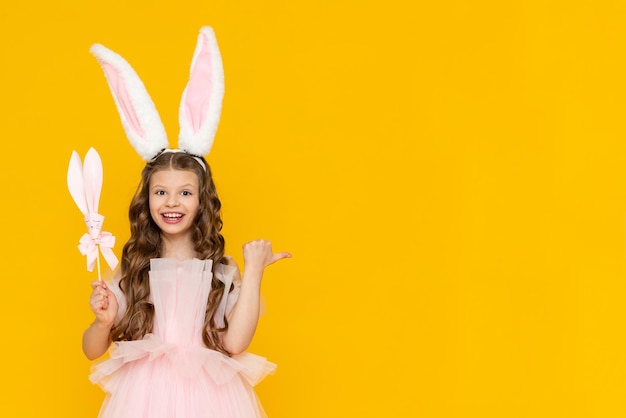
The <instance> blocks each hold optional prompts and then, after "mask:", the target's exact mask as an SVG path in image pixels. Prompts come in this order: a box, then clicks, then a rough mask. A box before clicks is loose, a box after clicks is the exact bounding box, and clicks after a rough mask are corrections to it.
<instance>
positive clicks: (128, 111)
mask: <svg viewBox="0 0 626 418" xmlns="http://www.w3.org/2000/svg"><path fill="white" fill-rule="evenodd" d="M101 64H102V68H103V69H104V72H105V73H106V75H107V80H108V81H109V85H110V86H111V90H112V91H113V95H115V98H116V99H117V103H118V104H119V106H120V111H121V112H122V113H124V117H125V119H126V122H127V124H128V125H129V127H130V128H131V129H132V130H133V131H134V132H135V133H136V134H137V135H139V136H140V137H142V138H143V137H144V132H143V129H142V128H141V124H140V122H139V118H138V117H137V112H136V111H135V108H134V106H133V101H132V100H131V98H130V95H129V94H128V90H127V88H126V84H125V83H124V78H123V77H122V76H120V74H119V71H118V70H117V69H116V68H115V67H113V66H112V65H110V64H108V63H106V62H102V63H101Z"/></svg>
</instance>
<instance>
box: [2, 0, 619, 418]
mask: <svg viewBox="0 0 626 418" xmlns="http://www.w3.org/2000/svg"><path fill="white" fill-rule="evenodd" d="M202 25H211V26H213V27H214V28H215V31H216V33H217V37H218V42H219V45H220V48H221V51H222V56H223V59H224V66H225V76H226V96H225V100H224V108H223V116H222V122H221V125H220V128H219V130H218V134H217V138H216V143H215V146H214V149H213V151H212V153H211V155H210V156H209V162H210V163H211V165H212V167H213V169H214V172H215V179H216V182H217V185H218V188H219V191H220V197H221V198H222V201H223V203H224V220H225V229H224V233H225V236H226V239H227V250H228V252H229V253H230V254H232V255H234V256H235V257H236V258H237V259H238V260H239V261H240V262H241V251H240V246H241V244H242V243H244V242H245V241H247V240H251V239H255V238H258V237H263V238H267V239H269V240H271V241H272V242H273V243H274V246H275V249H277V250H289V251H292V252H293V254H294V258H293V259H292V260H288V261H284V262H282V263H281V264H279V265H276V266H272V267H271V269H270V270H268V272H267V276H266V280H265V281H264V295H265V298H266V300H267V312H266V314H265V316H264V317H263V319H262V321H261V324H260V328H259V330H258V333H257V335H256V338H255V340H254V342H253V346H252V347H251V349H250V350H251V351H252V352H255V353H259V354H263V355H265V356H267V357H268V358H270V359H271V360H272V361H275V362H276V363H278V364H279V369H278V370H277V373H276V374H275V375H274V376H271V377H269V378H268V379H267V380H265V381H264V382H263V383H261V384H260V385H259V386H258V387H257V393H258V394H259V396H260V398H261V400H262V402H263V404H264V406H265V408H266V410H267V412H268V414H269V416H270V417H273V418H280V417H289V418H295V417H303V418H304V417H315V418H317V417H353V416H354V417H428V418H435V417H437V418H438V417H481V418H485V417H601V418H609V417H624V416H626V400H625V399H626V397H625V396H624V395H625V393H626V337H625V336H624V319H626V311H625V308H624V305H623V300H624V297H625V296H626V285H625V284H624V279H625V277H626V248H625V247H626V187H625V185H626V121H625V120H624V116H623V115H624V113H625V111H626V104H625V103H626V83H625V81H624V78H625V75H626V71H625V70H626V60H625V59H624V57H625V56H626V3H624V2H623V1H618V0H615V1H610V0H593V1H545V0H523V1H522V0H519V1H500V0H475V1H469V0H465V1H461V0H459V1H408V0H407V1H402V0H388V1H366V0H363V1H357V0H350V1H341V0H335V1H331V0H326V1H287V0H283V1H279V0H274V1H259V0H245V1H226V0H221V1H203V2H200V1H198V2H192V1H186V0H179V1H146V0H144V1H134V2H128V1H118V0H113V1H109V2H102V3H100V2H86V1H53V2H43V1H41V2H31V1H20V2H18V1H10V2H9V1H5V2H3V3H2V6H0V39H1V41H0V43H1V45H2V48H1V50H0V52H1V54H0V64H1V66H0V68H1V69H0V75H1V78H0V83H1V84H0V97H1V98H2V100H1V106H2V108H1V118H2V119H1V122H2V123H0V138H1V140H2V143H3V145H2V157H1V161H2V162H1V164H0V174H1V177H0V178H1V179H2V183H1V187H0V194H1V196H2V201H1V202H2V204H1V205H0V207H1V211H2V212H1V217H0V219H2V227H1V228H0V234H1V236H0V239H1V241H2V247H3V250H2V253H1V254H2V255H1V257H2V263H1V264H0V266H1V267H0V269H1V273H0V277H1V279H2V286H1V288H0V320H1V321H2V322H1V327H0V329H1V331H2V341H1V342H0V370H1V371H2V379H1V381H2V382H1V383H0V386H1V387H0V389H1V390H0V416H3V417H31V416H32V417H35V416H37V417H92V416H95V415H96V413H97V411H98V409H99V406H100V402H101V400H102V398H103V393H102V391H101V390H100V388H98V387H95V386H92V385H91V383H90V382H89V381H88V380H87V375H88V373H89V368H90V362H89V361H87V360H86V359H85V357H84V356H83V354H82V352H81V349H80V338H81V334H82V331H83V329H84V328H85V327H86V326H87V325H88V324H89V323H90V322H91V321H92V314H91V312H90V310H89V308H88V303H87V301H88V296H89V293H90V287H89V282H90V281H91V280H93V279H94V274H90V273H88V272H87V271H86V269H85V265H84V263H85V260H84V258H83V257H81V256H80V254H79V253H78V251H77V250H76V248H75V246H76V244H77V241H78V239H79V237H80V236H81V235H82V234H83V232H85V227H84V224H83V223H82V219H81V214H80V213H79V211H78V209H77V207H76V206H75V205H74V203H73V201H72V200H71V198H70V195H69V192H68V191H67V187H66V184H65V176H66V170H67V163H68V161H69V157H70V153H71V151H72V150H74V149H75V150H77V151H78V152H79V153H80V154H81V156H84V154H85V153H86V151H87V149H88V148H89V147H90V146H94V147H95V148H96V149H97V150H98V151H99V153H100V155H101V156H102V159H103V161H104V178H105V180H104V189H103V195H102V199H101V207H100V212H101V213H102V214H104V215H105V216H106V218H107V220H106V222H105V230H108V231H112V232H113V233H114V234H115V235H116V236H117V237H118V244H117V246H116V253H117V254H118V255H119V253H120V250H121V245H122V242H123V241H124V240H125V239H127V238H128V225H127V220H126V219H127V218H126V213H127V206H128V202H129V200H130V198H131V195H132V193H133V191H134V189H135V187H136V185H137V183H138V180H139V172H140V170H141V168H142V165H143V164H142V162H141V160H140V159H139V157H138V156H137V155H136V154H135V153H134V151H133V150H132V149H131V147H130V146H129V145H128V142H127V140H126V138H125V137H124V134H123V130H122V128H121V124H120V121H119V117H118V115H117V111H116V109H115V106H114V104H113V100H112V98H111V96H110V93H109V91H108V87H107V86H106V82H105V79H104V76H103V73H102V71H101V69H100V68H99V66H98V64H97V63H96V61H95V59H94V58H93V57H92V56H91V55H90V54H89V53H88V49H89V47H90V45H91V44H92V43H94V42H100V43H103V44H104V45H106V46H108V47H110V48H112V49H114V50H115V51H117V52H119V53H120V54H122V55H123V56H124V57H125V58H126V59H128V60H129V62H131V64H132V65H133V66H134V67H135V69H136V70H137V72H138V73H139V74H140V76H141V78H142V79H143V81H144V82H145V84H146V86H147V88H148V90H149V92H150V93H151V95H152V98H153V100H154V101H155V103H156V105H157V108H158V109H159V111H160V114H161V117H162V119H163V121H164V123H165V126H166V128H167V130H168V132H169V134H170V137H171V143H172V145H175V138H176V135H177V129H178V122H177V112H178V103H179V100H180V94H181V92H182V89H183V87H184V85H185V82H186V78H187V74H188V69H189V61H190V59H191V56H192V53H193V48H194V46H195V42H196V36H197V32H198V29H199V28H200V27H201V26H202Z"/></svg>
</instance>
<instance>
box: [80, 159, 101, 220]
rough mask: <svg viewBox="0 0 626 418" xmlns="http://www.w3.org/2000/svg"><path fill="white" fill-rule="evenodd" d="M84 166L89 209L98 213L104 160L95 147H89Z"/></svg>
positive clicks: (90, 211)
mask: <svg viewBox="0 0 626 418" xmlns="http://www.w3.org/2000/svg"><path fill="white" fill-rule="evenodd" d="M83 167H84V169H83V180H84V182H85V198H86V200H87V209H88V210H89V213H98V204H99V202H100V193H101V191H102V160H101V159H100V155H99V154H98V152H97V151H96V150H95V149H93V148H89V151H87V155H86V156H85V163H84V165H83Z"/></svg>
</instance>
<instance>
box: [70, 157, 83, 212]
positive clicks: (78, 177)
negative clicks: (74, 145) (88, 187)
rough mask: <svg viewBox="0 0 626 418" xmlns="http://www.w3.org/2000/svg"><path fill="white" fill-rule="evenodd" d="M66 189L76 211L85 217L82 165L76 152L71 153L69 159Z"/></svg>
mask: <svg viewBox="0 0 626 418" xmlns="http://www.w3.org/2000/svg"><path fill="white" fill-rule="evenodd" d="M67 187H68V189H70V194H71V195H72V198H73V199H74V202H76V206H78V209H80V211H81V212H82V213H83V215H86V214H87V212H88V209H87V200H86V199H85V183H84V181H83V165H82V163H81V161H80V156H79V155H78V153H77V152H76V151H72V156H71V157H70V164H69V166H68V168H67Z"/></svg>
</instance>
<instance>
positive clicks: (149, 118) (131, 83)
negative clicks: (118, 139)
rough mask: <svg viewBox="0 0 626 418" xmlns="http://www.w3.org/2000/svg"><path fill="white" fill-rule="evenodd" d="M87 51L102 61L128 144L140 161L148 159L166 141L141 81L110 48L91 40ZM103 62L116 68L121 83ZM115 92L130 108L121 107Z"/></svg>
mask: <svg viewBox="0 0 626 418" xmlns="http://www.w3.org/2000/svg"><path fill="white" fill-rule="evenodd" d="M90 51H91V53H92V54H93V55H95V56H96V58H98V61H99V62H100V64H101V65H103V70H104V71H105V77H106V78H107V81H108V83H109V88H110V89H111V93H112V94H113V100H115V105H116V106H117V110H118V112H119V114H120V118H121V119H122V125H123V126H124V130H125V131H126V136H127V137H128V140H129V141H130V144H131V145H132V146H133V148H134V149H135V151H137V153H138V154H139V155H140V156H141V158H142V159H143V160H144V161H150V159H152V158H153V157H154V156H155V155H156V154H157V153H158V152H159V151H160V150H162V149H163V148H167V147H168V141H167V134H166V132H165V128H164V127H163V123H162V122H161V118H160V117H159V114H158V112H157V110H156V108H155V106H154V103H153V101H152V99H151V98H150V95H149V94H148V92H147V91H146V88H145V87H144V84H143V82H142V81H141V79H140V78H139V76H138V75H137V73H136V72H135V70H134V69H133V68H132V67H131V66H130V64H128V62H126V60H125V59H124V58H122V57H121V56H120V55H118V54H116V53H115V52H113V51H111V50H110V49H108V48H106V47H104V46H102V45H99V44H95V45H93V46H92V47H91V49H90ZM106 66H110V67H112V68H113V69H114V70H115V71H116V73H117V74H116V75H117V77H119V80H118V81H121V83H120V82H117V83H116V82H115V81H114V80H112V79H111V77H110V75H109V74H107V68H105V67H106ZM118 93H122V94H125V95H126V96H127V97H128V99H129V100H130V102H131V105H132V108H131V109H126V108H125V106H124V104H123V101H124V100H123V99H122V98H120V97H118ZM128 112H131V113H128ZM133 116H136V119H137V121H138V123H139V125H140V128H141V129H140V130H139V131H138V130H136V129H135V128H134V126H133V125H134V124H133V123H132V121H130V120H129V119H130V118H131V117H133Z"/></svg>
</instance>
